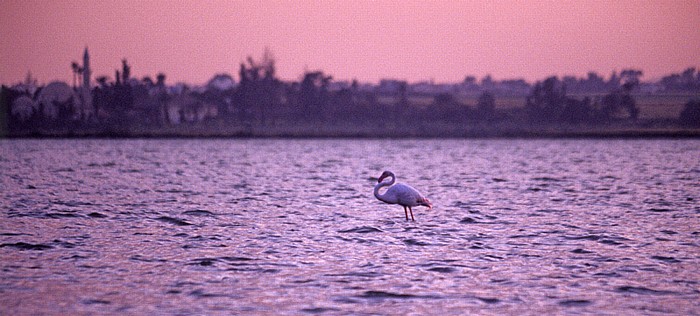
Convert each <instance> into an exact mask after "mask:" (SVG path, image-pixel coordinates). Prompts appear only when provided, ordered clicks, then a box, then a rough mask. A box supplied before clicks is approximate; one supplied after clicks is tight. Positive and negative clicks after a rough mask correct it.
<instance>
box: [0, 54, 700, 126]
mask: <svg viewBox="0 0 700 316" xmlns="http://www.w3.org/2000/svg"><path fill="white" fill-rule="evenodd" d="M71 66H72V68H73V69H74V71H75V73H76V74H78V71H77V69H79V68H80V67H79V65H77V64H76V63H73V64H72V65H71ZM275 70H276V69H275V60H274V58H272V56H271V54H270V53H269V52H267V51H266V52H265V54H264V55H263V57H262V58H261V59H260V60H255V59H253V58H250V57H249V58H248V59H247V60H246V61H245V62H243V63H241V64H240V67H239V73H238V76H239V81H238V83H235V82H234V79H233V78H232V77H231V76H230V75H226V74H221V75H217V76H215V78H214V79H212V81H210V82H209V83H208V84H207V85H206V86H205V87H201V88H191V87H188V86H185V85H176V86H168V85H166V76H165V75H164V74H162V73H161V74H158V75H157V76H156V80H153V79H151V78H150V77H145V78H143V79H141V80H138V79H135V78H132V77H131V66H130V65H129V64H128V62H127V61H126V60H123V61H122V67H121V71H119V70H116V71H115V78H114V80H113V81H110V80H109V78H107V77H98V78H97V79H96V81H97V85H96V86H95V87H93V88H91V89H90V90H89V91H88V94H89V95H88V96H85V95H84V94H81V93H80V88H79V87H76V84H75V81H76V80H75V78H74V84H73V87H72V88H70V87H68V85H67V84H63V85H61V84H60V83H56V84H54V83H52V84H49V85H47V86H44V87H36V88H35V89H31V88H29V87H31V86H32V85H31V84H29V83H31V82H26V83H25V84H24V85H17V86H14V87H7V86H4V85H3V87H2V94H1V96H0V110H1V113H2V114H0V115H2V117H0V120H1V121H3V123H2V124H3V126H2V128H3V129H5V130H7V131H8V132H9V133H10V134H21V133H23V132H24V133H26V132H32V131H40V130H46V129H49V130H50V129H77V130H79V129H86V128H90V129H93V130H100V129H116V130H118V129H128V128H131V127H134V126H147V127H150V128H163V127H167V126H173V125H181V124H204V125H206V124H207V122H212V121H219V122H224V124H232V125H237V126H243V127H252V126H256V127H262V128H265V127H266V126H288V127H294V126H307V127H308V126H312V127H313V126H328V125H338V124H340V125H342V124H345V125H347V126H349V127H350V128H352V127H356V128H362V127H366V126H373V127H377V128H382V127H387V126H393V125H402V126H407V125H408V126H411V125H416V124H424V125H426V126H429V125H430V124H448V125H452V126H475V125H476V126H487V125H489V124H504V122H505V123H511V124H523V125H527V126H542V125H551V124H559V125H561V124H567V125H593V126H595V125H600V124H610V123H614V122H619V121H625V122H635V121H637V120H638V119H639V113H640V109H639V106H638V105H637V102H636V100H635V92H636V91H638V89H639V88H640V77H641V76H642V72H641V71H639V70H631V69H630V70H625V71H622V72H621V73H620V75H619V76H617V75H616V74H614V75H613V76H611V78H610V80H604V79H603V78H602V77H600V76H598V75H597V74H595V73H589V75H588V77H587V78H580V79H575V78H572V77H564V78H563V79H559V78H558V77H549V78H546V79H545V80H542V81H538V82H536V83H534V84H533V85H529V84H527V83H525V82H524V81H504V82H501V83H500V84H501V85H499V83H498V82H494V81H493V80H491V78H490V77H487V78H484V79H483V80H482V82H481V84H477V83H476V80H475V78H473V77H467V78H465V81H464V82H463V83H462V84H463V85H464V86H466V87H471V88H472V89H473V91H476V92H477V93H478V96H477V97H476V99H475V101H474V102H473V104H467V103H466V102H464V100H463V98H461V97H460V95H459V94H458V93H455V92H454V91H444V92H439V93H433V94H426V93H419V92H416V91H414V90H412V89H411V88H410V87H409V85H408V83H407V82H403V81H396V82H394V85H393V88H392V89H380V87H375V88H374V89H368V88H367V87H366V86H361V85H360V84H359V83H358V82H357V81H353V82H352V83H351V84H348V85H337V84H334V81H333V77H332V76H330V75H328V74H326V73H324V72H322V71H307V72H305V73H304V74H303V76H302V77H301V78H300V80H299V81H292V82H285V81H282V80H280V79H279V78H277V76H276V73H275ZM27 81H30V80H29V78H28V80H27ZM660 83H661V84H662V85H665V86H666V87H668V89H669V91H691V92H693V93H697V92H698V91H700V72H696V70H695V69H694V68H689V69H688V70H686V71H684V72H683V73H681V74H674V75H669V76H666V77H664V78H662V79H661V81H660ZM523 85H525V86H523ZM503 86H506V87H509V86H518V87H521V88H523V87H525V88H527V89H526V91H528V92H527V94H526V95H525V103H524V104H523V105H522V106H521V107H517V108H514V109H508V110H504V109H499V108H497V107H496V101H497V98H498V97H499V93H502V91H501V90H499V89H498V88H499V87H503ZM66 89H68V90H66ZM467 90H468V89H467ZM590 91H597V92H598V94H591V95H587V96H584V97H579V96H578V95H580V94H581V93H583V92H590ZM600 91H605V92H604V93H600ZM678 123H679V124H683V125H687V126H695V127H700V100H692V99H691V100H689V101H688V102H687V103H686V104H685V107H684V109H683V111H682V112H681V114H680V116H679V117H678Z"/></svg>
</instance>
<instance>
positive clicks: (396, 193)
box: [374, 171, 433, 222]
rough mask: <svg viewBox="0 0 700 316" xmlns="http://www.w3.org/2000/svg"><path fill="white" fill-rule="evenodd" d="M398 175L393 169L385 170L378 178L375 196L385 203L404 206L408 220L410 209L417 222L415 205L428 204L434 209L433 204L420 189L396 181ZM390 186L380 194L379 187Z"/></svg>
mask: <svg viewBox="0 0 700 316" xmlns="http://www.w3.org/2000/svg"><path fill="white" fill-rule="evenodd" d="M388 177H391V181H389V182H382V180H384V179H386V178H388ZM395 182H396V176H395V175H394V173H393V172H391V171H384V172H383V173H382V175H381V176H379V179H377V185H375V186H374V196H375V197H376V198H377V199H379V200H380V201H382V202H384V203H389V204H398V205H401V206H403V211H404V213H406V220H408V211H410V212H411V219H412V220H413V221H414V222H415V221H416V219H415V218H413V209H411V207H414V206H419V205H422V206H427V207H428V209H429V210H430V209H433V205H432V204H431V203H430V200H428V198H426V197H424V196H423V195H422V194H420V192H418V190H416V189H414V188H413V187H411V186H410V185H407V184H403V183H396V184H394V183H395ZM386 186H388V187H389V189H388V190H386V192H384V194H379V189H381V188H383V187H386Z"/></svg>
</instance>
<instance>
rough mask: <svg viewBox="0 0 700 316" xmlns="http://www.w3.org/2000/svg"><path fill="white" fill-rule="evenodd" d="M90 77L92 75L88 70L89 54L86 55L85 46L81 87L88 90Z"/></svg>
mask: <svg viewBox="0 0 700 316" xmlns="http://www.w3.org/2000/svg"><path fill="white" fill-rule="evenodd" d="M90 75H92V70H90V54H88V49H87V46H86V47H85V53H83V87H85V88H88V90H89V89H90Z"/></svg>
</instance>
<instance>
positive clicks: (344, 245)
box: [0, 140, 700, 315]
mask: <svg viewBox="0 0 700 316" xmlns="http://www.w3.org/2000/svg"><path fill="white" fill-rule="evenodd" d="M0 165H1V166H2V170H0V186H1V190H0V198H1V199H0V266H1V270H0V310H2V311H0V314H7V315H18V314H73V315H76V314H92V313H103V312H106V313H125V314H146V313H153V312H155V313H158V314H276V315H278V314H295V315H296V314H333V315H336V314H352V315H362V314H392V315H407V314H494V315H502V314H508V313H510V314H537V313H548V314H551V313H572V314H577V313H594V314H610V315H617V314H669V313H671V314H699V313H700V283H699V282H700V272H699V271H700V203H698V201H700V141H697V140H682V141H681V140H0ZM383 170H392V171H394V172H395V173H396V174H397V177H398V181H400V182H405V183H409V184H411V185H412V186H414V187H416V188H418V189H419V190H421V191H422V192H423V193H424V194H425V195H426V196H428V197H429V198H430V199H431V201H432V202H433V204H434V208H433V210H432V211H427V210H426V209H425V208H423V207H418V208H415V209H414V214H415V216H416V221H415V222H407V221H406V220H405V218H404V214H403V209H402V208H401V207H400V206H397V205H387V204H383V203H381V202H379V201H377V200H376V199H375V198H374V196H373V195H372V188H373V186H374V184H375V183H376V179H377V177H378V176H379V175H380V173H381V172H382V171H383Z"/></svg>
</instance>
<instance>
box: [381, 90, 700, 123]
mask: <svg viewBox="0 0 700 316" xmlns="http://www.w3.org/2000/svg"><path fill="white" fill-rule="evenodd" d="M603 96H604V95H602V94H578V95H570V97H573V98H576V99H579V100H580V99H583V98H585V97H590V98H591V99H592V100H596V98H602V97H603ZM634 98H635V101H636V102H637V106H638V107H639V110H640V113H639V118H640V119H675V118H678V116H679V114H680V113H681V111H682V110H683V107H684V106H685V104H686V103H687V102H688V101H689V100H691V99H699V100H700V94H654V95H649V94H644V95H635V96H634ZM478 99H479V96H478V95H473V96H466V97H459V98H458V101H459V102H460V103H462V104H464V105H467V106H471V107H474V106H476V104H477V101H478ZM526 100H527V97H526V96H497V97H496V109H500V110H509V109H513V108H520V107H523V106H525V101H526ZM378 101H379V103H384V104H390V103H394V102H396V100H395V98H393V97H380V98H379V99H378ZM409 102H410V103H411V104H415V105H418V106H428V105H430V104H432V103H433V98H432V97H410V98H409Z"/></svg>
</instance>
